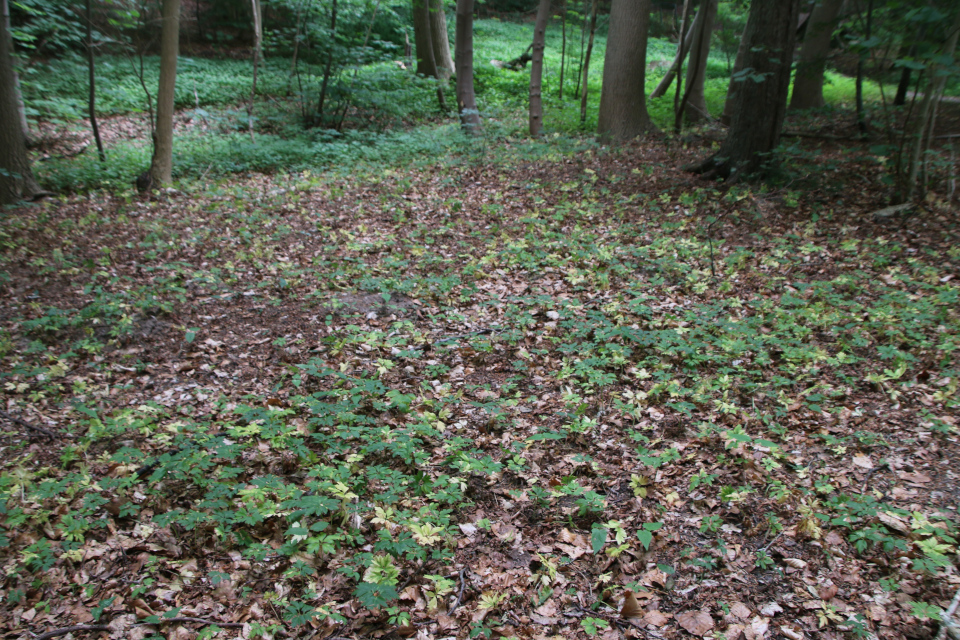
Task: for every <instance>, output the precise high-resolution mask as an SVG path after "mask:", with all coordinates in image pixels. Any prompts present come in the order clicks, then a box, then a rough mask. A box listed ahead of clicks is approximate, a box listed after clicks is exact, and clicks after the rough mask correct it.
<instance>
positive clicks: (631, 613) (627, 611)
mask: <svg viewBox="0 0 960 640" xmlns="http://www.w3.org/2000/svg"><path fill="white" fill-rule="evenodd" d="M641 616H643V609H641V608H640V603H639V602H637V596H635V595H633V591H627V592H626V593H625V594H624V596H623V607H621V608H620V617H621V618H639V617H641Z"/></svg>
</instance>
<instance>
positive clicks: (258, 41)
mask: <svg viewBox="0 0 960 640" xmlns="http://www.w3.org/2000/svg"><path fill="white" fill-rule="evenodd" d="M250 10H251V13H252V14H253V82H252V83H251V84H250V106H249V107H247V129H249V130H250V140H252V141H254V142H255V140H254V137H253V103H254V100H256V99H257V68H258V67H259V65H260V48H261V47H262V46H263V45H262V43H263V20H262V18H261V15H262V14H261V13H260V0H250Z"/></svg>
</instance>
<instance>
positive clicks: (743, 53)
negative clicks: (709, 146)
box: [720, 14, 752, 124]
mask: <svg viewBox="0 0 960 640" xmlns="http://www.w3.org/2000/svg"><path fill="white" fill-rule="evenodd" d="M750 15H752V14H750ZM750 15H748V16H747V25H746V26H745V27H744V28H743V33H741V34H740V46H739V47H737V57H736V59H735V60H734V61H733V73H732V74H731V75H730V84H729V85H727V97H726V99H725V100H724V101H723V114H721V116H720V122H722V123H723V124H730V121H731V120H732V119H733V107H734V103H735V102H736V100H737V93H738V92H739V91H740V88H741V87H742V86H743V83H742V82H739V81H738V80H737V79H738V78H739V77H740V75H741V72H742V71H743V68H744V67H743V65H744V62H745V60H746V58H747V30H748V29H749V28H750Z"/></svg>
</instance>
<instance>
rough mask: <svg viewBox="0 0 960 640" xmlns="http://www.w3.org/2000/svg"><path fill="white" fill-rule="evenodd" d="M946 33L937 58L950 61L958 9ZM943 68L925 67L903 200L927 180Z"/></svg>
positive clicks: (958, 31) (958, 30)
mask: <svg viewBox="0 0 960 640" xmlns="http://www.w3.org/2000/svg"><path fill="white" fill-rule="evenodd" d="M947 33H948V34H949V35H948V36H947V41H946V42H945V43H944V45H943V49H941V51H942V53H941V55H940V56H939V59H940V60H952V59H953V56H954V53H956V50H957V40H958V38H960V10H958V11H957V15H956V16H955V17H954V21H953V24H952V25H951V27H950V29H949V31H947ZM941 68H942V65H941V64H939V63H934V64H933V65H931V68H930V69H928V70H927V78H928V80H927V85H926V89H925V91H924V95H923V103H922V107H921V109H920V117H919V118H917V120H916V124H915V125H914V127H913V129H912V134H913V140H912V141H911V142H912V143H913V148H912V149H911V154H910V167H909V173H908V176H907V189H906V191H907V193H906V199H905V200H904V201H905V202H912V201H913V199H914V198H916V197H917V196H918V194H919V195H922V194H923V193H924V186H925V185H924V183H925V182H926V173H927V171H926V167H927V161H926V157H925V156H926V153H927V150H928V149H929V148H930V142H931V140H932V139H933V130H934V128H935V126H936V122H937V107H938V106H939V104H940V100H941V99H943V92H944V90H945V89H946V86H947V76H948V74H946V73H937V72H938V71H940V70H941Z"/></svg>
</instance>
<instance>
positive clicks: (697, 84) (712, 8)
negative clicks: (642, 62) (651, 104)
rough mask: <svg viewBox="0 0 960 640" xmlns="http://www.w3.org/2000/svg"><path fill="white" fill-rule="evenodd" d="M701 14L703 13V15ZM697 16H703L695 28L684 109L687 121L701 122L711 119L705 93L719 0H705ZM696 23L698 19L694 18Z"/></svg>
mask: <svg viewBox="0 0 960 640" xmlns="http://www.w3.org/2000/svg"><path fill="white" fill-rule="evenodd" d="M701 14H703V15H702V16H701ZM697 17H698V18H702V19H701V20H700V24H699V25H698V27H697V28H696V29H694V37H693V42H692V43H691V45H690V63H689V65H688V66H687V91H686V106H685V107H684V109H683V112H684V115H685V116H686V118H687V122H701V121H703V120H709V119H710V112H709V111H708V110H707V99H706V96H705V95H704V93H703V87H704V80H705V79H706V76H707V58H708V57H709V56H710V38H711V37H712V36H713V23H714V21H715V20H716V19H717V0H703V3H702V4H701V5H700V11H698V12H697ZM694 24H696V19H695V20H694Z"/></svg>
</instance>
